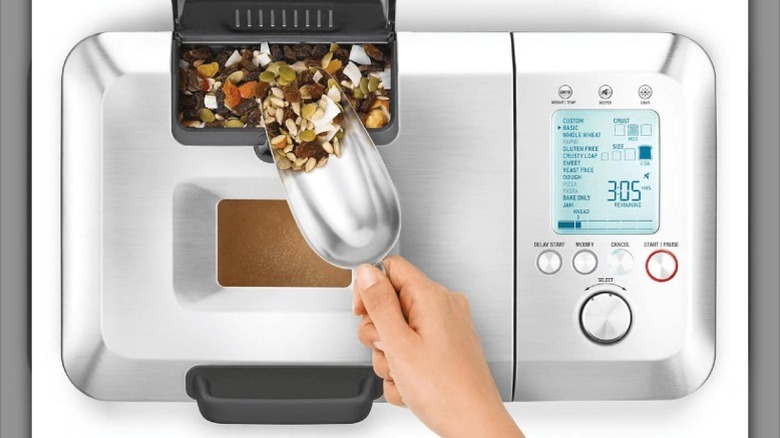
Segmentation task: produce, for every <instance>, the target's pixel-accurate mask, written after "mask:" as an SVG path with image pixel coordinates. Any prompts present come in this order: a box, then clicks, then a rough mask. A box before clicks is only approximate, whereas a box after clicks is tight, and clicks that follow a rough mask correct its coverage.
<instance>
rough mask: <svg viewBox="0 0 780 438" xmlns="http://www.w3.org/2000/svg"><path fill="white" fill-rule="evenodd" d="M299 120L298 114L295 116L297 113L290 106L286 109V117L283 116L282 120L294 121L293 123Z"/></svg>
mask: <svg viewBox="0 0 780 438" xmlns="http://www.w3.org/2000/svg"><path fill="white" fill-rule="evenodd" d="M297 118H298V114H295V111H293V109H292V108H290V107H289V106H288V107H286V108H285V109H284V115H283V116H282V120H287V119H292V120H293V122H294V121H295V119H297Z"/></svg>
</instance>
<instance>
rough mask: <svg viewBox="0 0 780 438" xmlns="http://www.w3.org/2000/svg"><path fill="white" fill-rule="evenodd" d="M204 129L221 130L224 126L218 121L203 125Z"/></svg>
mask: <svg viewBox="0 0 780 438" xmlns="http://www.w3.org/2000/svg"><path fill="white" fill-rule="evenodd" d="M203 127H204V128H221V127H222V125H221V124H220V123H219V122H218V121H216V120H215V121H213V122H208V123H206V124H205V125H203Z"/></svg>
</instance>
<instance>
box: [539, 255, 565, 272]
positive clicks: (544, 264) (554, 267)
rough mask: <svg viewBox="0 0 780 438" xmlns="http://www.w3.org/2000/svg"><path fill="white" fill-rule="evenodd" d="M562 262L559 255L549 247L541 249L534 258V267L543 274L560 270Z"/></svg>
mask: <svg viewBox="0 0 780 438" xmlns="http://www.w3.org/2000/svg"><path fill="white" fill-rule="evenodd" d="M562 264H563V261H562V260H561V255H560V254H558V253H557V252H555V251H553V250H551V249H548V250H547V251H542V253H541V254H539V257H537V258H536V267H537V268H538V269H539V271H541V272H542V273H543V274H547V275H551V274H555V273H556V272H558V271H560V269H561V265H562Z"/></svg>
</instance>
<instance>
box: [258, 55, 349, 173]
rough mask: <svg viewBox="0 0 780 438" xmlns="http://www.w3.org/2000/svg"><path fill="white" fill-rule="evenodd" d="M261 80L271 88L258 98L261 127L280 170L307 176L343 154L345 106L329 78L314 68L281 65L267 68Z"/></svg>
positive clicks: (331, 78) (281, 63) (333, 80)
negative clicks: (262, 96) (260, 107)
mask: <svg viewBox="0 0 780 438" xmlns="http://www.w3.org/2000/svg"><path fill="white" fill-rule="evenodd" d="M261 82H262V83H263V84H268V85H267V88H268V90H269V91H268V93H267V95H266V97H265V98H264V99H261V100H260V104H261V105H262V108H263V123H264V124H265V129H266V133H267V134H268V139H269V142H270V143H271V150H272V151H273V153H274V155H275V156H274V159H275V161H276V165H277V166H279V168H280V169H293V170H304V171H306V172H310V171H311V170H312V169H314V168H315V167H320V166H324V165H325V163H327V162H328V158H329V157H330V156H331V155H335V156H336V157H340V156H341V139H342V138H343V137H344V128H343V127H342V126H341V124H342V122H343V121H344V107H343V105H346V104H347V103H346V101H344V100H343V99H342V95H341V89H340V88H339V87H338V85H337V84H336V80H335V79H333V77H332V76H331V75H329V74H328V73H327V72H325V70H321V69H319V68H317V67H311V68H305V69H304V70H303V71H300V72H296V71H295V70H293V69H292V67H290V66H289V65H288V64H286V63H284V62H282V61H280V63H279V64H276V65H274V64H271V65H269V66H268V68H266V69H265V71H264V72H263V73H262V74H261Z"/></svg>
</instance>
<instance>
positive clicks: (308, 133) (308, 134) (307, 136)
mask: <svg viewBox="0 0 780 438" xmlns="http://www.w3.org/2000/svg"><path fill="white" fill-rule="evenodd" d="M300 137H301V140H302V141H313V140H314V139H315V138H317V134H315V133H314V131H312V130H311V129H307V130H305V131H301V135H300Z"/></svg>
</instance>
